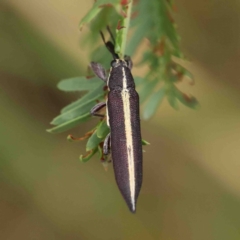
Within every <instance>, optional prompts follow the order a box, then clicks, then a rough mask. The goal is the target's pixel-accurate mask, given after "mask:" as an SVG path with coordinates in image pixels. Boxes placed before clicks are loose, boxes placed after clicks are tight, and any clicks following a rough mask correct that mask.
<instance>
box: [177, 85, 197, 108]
mask: <svg viewBox="0 0 240 240" xmlns="http://www.w3.org/2000/svg"><path fill="white" fill-rule="evenodd" d="M175 95H176V98H177V99H178V100H179V101H180V102H181V103H182V104H184V105H185V106H187V107H189V108H193V109H197V108H198V107H199V103H198V101H197V99H196V98H195V97H193V96H188V95H187V94H185V93H182V92H181V91H179V90H178V89H177V88H175Z"/></svg>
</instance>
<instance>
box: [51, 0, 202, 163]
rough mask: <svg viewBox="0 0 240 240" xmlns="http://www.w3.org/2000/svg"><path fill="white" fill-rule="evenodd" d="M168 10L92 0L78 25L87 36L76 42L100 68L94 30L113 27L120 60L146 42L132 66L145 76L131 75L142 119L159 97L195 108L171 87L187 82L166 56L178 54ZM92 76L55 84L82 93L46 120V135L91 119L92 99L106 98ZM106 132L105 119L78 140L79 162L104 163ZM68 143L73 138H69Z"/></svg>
mask: <svg viewBox="0 0 240 240" xmlns="http://www.w3.org/2000/svg"><path fill="white" fill-rule="evenodd" d="M172 11H173V6H172V1H169V0H151V1H146V0H138V1H136V4H134V5H133V0H96V1H95V2H94V4H93V7H92V8H91V9H90V10H89V12H88V13H87V14H86V16H85V17H83V19H82V20H81V22H80V25H79V27H80V29H82V28H83V26H84V25H86V24H88V26H89V28H90V31H89V33H88V34H85V35H83V36H82V41H83V42H84V43H85V44H88V45H89V46H90V48H91V51H92V53H91V54H90V60H91V61H95V62H99V63H101V64H102V65H103V66H104V67H105V68H109V67H110V66H109V65H110V62H111V60H112V59H111V54H109V52H108V51H107V50H106V47H105V46H104V44H102V43H101V45H98V43H99V42H100V40H101V38H100V34H99V31H105V29H106V27H107V26H109V27H110V29H112V30H113V29H116V31H114V33H115V35H116V36H115V39H116V40H115V42H116V44H115V51H116V53H117V54H118V55H119V56H120V57H121V58H122V57H124V54H125V52H126V53H127V55H130V56H132V55H134V53H135V52H136V49H137V48H138V46H139V45H140V44H141V43H142V41H143V39H148V46H147V47H148V48H147V49H145V50H144V51H143V52H142V54H141V60H140V64H138V65H147V66H148V69H149V70H148V71H147V72H146V74H145V76H139V77H138V76H134V79H135V83H136V85H137V86H138V89H139V95H140V102H141V105H143V108H142V116H143V118H144V119H149V118H150V117H152V116H153V115H154V114H155V113H156V111H157V109H158V107H159V105H160V104H161V102H162V101H163V100H164V99H166V100H167V101H168V102H169V104H170V106H172V107H173V108H174V109H179V103H181V104H183V105H185V106H187V107H189V108H193V109H196V108H197V107H198V106H199V105H198V101H197V100H196V98H195V97H193V96H188V95H186V94H185V93H183V92H181V91H180V90H179V89H178V88H177V83H178V84H179V83H180V82H181V81H182V80H183V79H184V78H186V77H188V78H190V79H192V75H191V73H190V72H189V71H188V70H187V69H185V68H184V67H182V66H181V65H180V64H178V63H176V62H174V61H173V58H172V56H175V57H178V58H182V56H183V54H182V52H181V50H180V48H179V39H180V38H179V36H178V34H177V31H176V24H175V23H174V20H173V18H172ZM133 15H134V16H135V17H134V18H132V16H133ZM130 27H134V28H132V29H133V34H132V36H131V39H130V41H127V36H128V31H129V29H130ZM106 36H107V35H106ZM83 42H82V46H83ZM92 49H93V50H92ZM88 75H89V74H88ZM92 75H93V74H90V76H83V77H75V78H70V79H66V80H64V81H61V82H60V84H59V85H58V87H59V89H60V90H62V91H66V92H69V91H85V95H84V96H83V97H81V98H80V99H78V100H76V101H75V102H73V103H71V104H69V105H68V106H66V107H64V108H63V109H62V111H61V113H60V115H59V116H57V117H56V118H54V119H53V121H52V122H51V124H52V125H54V127H52V128H51V129H49V130H48V132H51V133H58V132H63V131H67V130H69V129H71V128H73V127H75V126H77V125H79V124H81V123H82V122H85V121H88V120H89V119H91V114H90V109H91V108H92V106H94V105H95V104H96V101H104V99H105V96H106V94H107V91H106V88H105V87H104V83H103V82H102V81H100V80H99V82H98V80H97V79H96V78H93V77H91V76H92ZM191 83H193V81H192V82H191ZM86 91H87V93H86ZM108 132H109V128H108V126H107V124H106V120H105V119H102V120H101V121H100V122H99V123H98V124H97V125H96V126H95V127H94V128H93V129H92V130H90V131H89V132H87V133H86V135H85V136H83V137H81V138H79V140H83V139H87V144H86V151H87V154H86V155H84V156H83V155H81V157H80V160H81V161H83V162H86V161H88V160H89V159H90V158H91V157H92V156H93V155H94V154H95V153H97V152H98V155H99V158H100V159H101V160H102V161H103V163H104V164H105V163H106V161H107V160H106V158H105V157H104V156H103V153H102V142H103V141H104V138H105V137H106V135H107V134H108ZM69 139H71V140H74V139H77V138H74V137H72V136H71V137H70V138H69Z"/></svg>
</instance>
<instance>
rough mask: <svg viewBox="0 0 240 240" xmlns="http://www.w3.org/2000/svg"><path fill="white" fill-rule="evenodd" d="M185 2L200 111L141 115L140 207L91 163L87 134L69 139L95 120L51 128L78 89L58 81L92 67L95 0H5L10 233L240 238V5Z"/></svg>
mask: <svg viewBox="0 0 240 240" xmlns="http://www.w3.org/2000/svg"><path fill="white" fill-rule="evenodd" d="M175 3H176V13H175V16H174V17H175V20H176V22H177V25H178V32H179V34H180V36H181V38H182V41H181V47H182V50H183V52H184V53H185V55H186V56H187V57H188V59H189V60H190V61H189V62H186V63H184V65H185V66H186V67H187V68H188V69H189V70H190V71H191V72H192V73H193V74H194V76H195V81H196V84H195V86H193V87H192V86H190V85H189V84H188V81H187V80H186V81H183V82H181V83H180V84H179V87H180V88H181V89H183V90H184V91H185V92H187V93H191V94H193V95H194V96H196V97H197V98H198V100H199V101H200V103H201V109H200V110H198V111H193V110H190V109H187V108H186V107H184V106H181V109H180V110H179V111H175V110H173V109H172V108H171V107H170V106H169V105H168V103H167V102H166V101H164V102H163V104H162V105H161V107H160V109H159V111H158V112H157V114H156V115H155V116H154V117H153V118H152V119H151V120H150V121H148V122H142V131H143V137H144V139H146V140H148V141H149V142H151V145H150V146H148V147H145V150H146V153H144V182H143V187H142V190H141V194H140V197H139V201H138V211H137V214H135V215H133V214H131V213H129V212H128V209H127V207H126V205H125V202H124V201H123V199H122V197H121V195H120V193H119V191H118V189H117V187H116V184H115V181H114V176H113V170H112V166H110V167H109V170H108V171H107V172H105V171H104V170H103V167H102V165H101V164H100V162H99V160H98V159H97V158H94V159H92V160H91V161H90V162H88V163H86V164H83V163H80V162H79V160H78V157H79V155H80V154H81V153H84V151H85V150H84V143H69V142H67V141H66V136H67V134H69V133H73V134H74V135H75V136H81V135H83V133H84V132H85V131H86V129H90V128H91V126H94V124H95V122H96V121H97V120H96V119H93V120H92V121H91V122H89V123H87V124H83V125H81V126H79V127H78V128H75V129H74V130H71V131H69V132H67V133H62V134H58V135H51V134H49V133H47V132H46V131H45V130H46V129H47V128H49V127H50V125H49V122H50V121H51V120H52V118H53V117H55V116H56V115H57V114H58V113H59V111H60V109H61V108H62V107H63V106H65V105H67V104H69V103H70V102H71V101H74V100H75V99H77V98H78V97H79V95H78V93H74V94H72V93H64V92H60V91H59V90H57V88H56V84H57V82H58V81H59V80H60V79H64V78H69V77H73V76H79V75H81V73H82V72H83V71H84V70H85V68H86V66H87V63H88V61H89V59H88V57H87V56H88V53H89V52H88V50H86V49H82V48H81V45H80V38H81V33H80V32H79V31H78V22H79V20H80V19H81V18H82V17H83V15H84V14H85V13H86V12H87V11H88V10H89V8H90V7H91V5H92V1H87V0H68V1H66V0H42V1H37V0H21V1H18V0H5V1H4V0H2V1H0V116H1V117H0V239H2V240H16V239H18V240H21V239H24V240H33V239H34V240H43V239H44V240H53V239H58V240H65V239H68V240H70V239H71V240H75V239H76V240H78V239H84V240H88V239H89V240H93V239H98V240H101V239H104V240H108V239H109V240H110V239H119V240H128V239H129V240H130V239H131V240H132V239H149V240H155V239H164V240H202V239H205V240H226V239H227V240H235V239H236V240H239V239H240V177H239V173H240V159H239V158H240V138H239V136H240V111H239V110H240V107H239V105H240V82H239V71H240V30H239V29H240V2H239V1H238V0H228V1H226V0H211V1H207V0H204V1H193V0H175ZM85 31H86V30H85ZM137 71H138V72H141V69H139V68H137V67H135V68H134V70H133V72H134V73H136V72H137Z"/></svg>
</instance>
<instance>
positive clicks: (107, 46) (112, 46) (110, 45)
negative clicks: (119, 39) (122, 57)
mask: <svg viewBox="0 0 240 240" xmlns="http://www.w3.org/2000/svg"><path fill="white" fill-rule="evenodd" d="M100 34H101V37H102V40H103V42H104V44H105V46H106V48H107V49H108V51H109V52H110V53H111V54H112V56H113V58H114V59H119V56H118V54H116V53H115V50H114V44H113V43H112V42H110V41H107V42H106V41H105V37H104V35H103V32H102V31H100ZM111 37H112V35H111Z"/></svg>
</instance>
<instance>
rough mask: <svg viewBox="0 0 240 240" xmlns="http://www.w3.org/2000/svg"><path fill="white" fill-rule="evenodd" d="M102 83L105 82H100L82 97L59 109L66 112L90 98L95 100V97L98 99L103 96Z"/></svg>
mask: <svg viewBox="0 0 240 240" xmlns="http://www.w3.org/2000/svg"><path fill="white" fill-rule="evenodd" d="M99 81H100V80H99ZM100 82H101V81H100ZM104 84H105V83H103V82H101V84H100V85H99V86H98V87H96V88H95V89H93V90H92V91H90V92H88V93H87V94H85V95H84V96H83V97H81V98H80V99H78V100H77V101H75V102H72V103H71V104H69V105H67V106H66V107H64V108H63V109H62V110H61V113H65V112H67V111H69V110H71V109H73V108H75V107H77V106H79V105H82V104H83V103H85V102H87V101H90V100H91V101H94V100H97V99H100V98H101V97H103V95H104V91H103V86H104Z"/></svg>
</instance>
